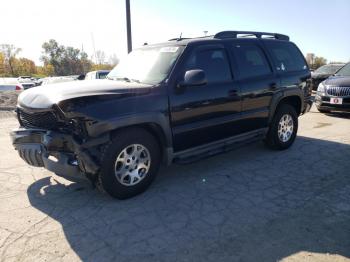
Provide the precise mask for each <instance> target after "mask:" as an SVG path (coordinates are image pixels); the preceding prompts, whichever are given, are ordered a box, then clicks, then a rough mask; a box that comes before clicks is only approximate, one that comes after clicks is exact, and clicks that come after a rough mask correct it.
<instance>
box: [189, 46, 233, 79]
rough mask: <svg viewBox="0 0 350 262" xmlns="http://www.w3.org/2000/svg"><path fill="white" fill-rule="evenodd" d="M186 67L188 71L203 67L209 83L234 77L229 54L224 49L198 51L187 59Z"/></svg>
mask: <svg viewBox="0 0 350 262" xmlns="http://www.w3.org/2000/svg"><path fill="white" fill-rule="evenodd" d="M185 68H186V71H187V70H192V69H202V70H203V71H204V72H205V74H206V77H207V80H208V82H209V83H210V82H223V81H229V80H231V79H232V77H231V72H230V66H229V63H228V59H227V55H226V52H225V50H223V49H214V50H202V51H197V52H195V53H193V54H192V56H191V57H190V59H189V60H188V61H187V63H186V66H185Z"/></svg>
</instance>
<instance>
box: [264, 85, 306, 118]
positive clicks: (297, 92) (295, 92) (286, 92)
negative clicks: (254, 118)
mask: <svg viewBox="0 0 350 262" xmlns="http://www.w3.org/2000/svg"><path fill="white" fill-rule="evenodd" d="M291 96H297V97H299V99H300V102H301V103H300V112H302V111H303V110H302V109H303V108H304V99H303V97H304V96H303V91H302V90H301V89H300V88H299V87H293V88H288V89H283V90H280V91H279V92H277V93H276V94H275V95H274V96H273V97H272V99H271V103H270V110H269V111H270V113H269V123H271V121H272V118H273V116H274V115H275V112H276V109H277V107H278V104H279V103H280V102H281V100H282V99H285V98H287V97H291Z"/></svg>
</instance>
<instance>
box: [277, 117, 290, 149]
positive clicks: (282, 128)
mask: <svg viewBox="0 0 350 262" xmlns="http://www.w3.org/2000/svg"><path fill="white" fill-rule="evenodd" d="M293 130H294V122H293V118H292V116H291V115H289V114H285V115H283V116H282V117H281V119H280V122H279V124H278V138H279V139H280V140H281V141H282V142H283V143H285V142H288V141H289V139H290V138H291V137H292V135H293Z"/></svg>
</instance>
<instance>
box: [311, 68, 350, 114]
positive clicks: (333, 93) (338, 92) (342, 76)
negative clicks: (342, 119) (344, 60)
mask: <svg viewBox="0 0 350 262" xmlns="http://www.w3.org/2000/svg"><path fill="white" fill-rule="evenodd" d="M315 104H316V107H317V109H318V111H320V112H321V113H329V112H331V111H343V112H350V63H348V64H346V65H345V66H344V67H343V68H341V69H340V70H339V71H338V72H337V73H336V74H335V75H334V76H331V77H329V78H328V79H327V80H325V81H323V82H322V83H321V84H320V85H319V86H318V89H317V93H316V96H315Z"/></svg>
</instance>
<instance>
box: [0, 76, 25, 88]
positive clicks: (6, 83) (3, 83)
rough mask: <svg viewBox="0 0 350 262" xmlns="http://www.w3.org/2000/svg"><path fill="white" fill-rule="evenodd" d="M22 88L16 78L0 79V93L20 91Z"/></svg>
mask: <svg viewBox="0 0 350 262" xmlns="http://www.w3.org/2000/svg"><path fill="white" fill-rule="evenodd" d="M22 90H24V88H23V86H22V85H21V84H20V83H19V82H18V80H17V78H10V77H2V78H0V91H22Z"/></svg>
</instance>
